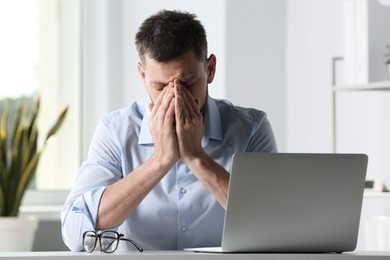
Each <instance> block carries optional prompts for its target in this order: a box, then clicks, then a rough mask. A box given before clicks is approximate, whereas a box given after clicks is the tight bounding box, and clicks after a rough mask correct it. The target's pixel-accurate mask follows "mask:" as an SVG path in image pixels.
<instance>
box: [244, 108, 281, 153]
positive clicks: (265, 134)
mask: <svg viewBox="0 0 390 260" xmlns="http://www.w3.org/2000/svg"><path fill="white" fill-rule="evenodd" d="M246 151H247V152H265V153H277V152H278V148H277V145H276V140H275V135H274V132H273V130H272V127H271V124H270V122H269V121H268V118H267V115H266V114H265V113H264V112H262V113H260V114H259V116H258V117H257V118H256V120H255V122H254V123H253V129H252V135H251V138H250V140H249V143H248V146H247V150H246Z"/></svg>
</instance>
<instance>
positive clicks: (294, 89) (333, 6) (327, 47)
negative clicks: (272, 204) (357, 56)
mask: <svg viewBox="0 0 390 260" xmlns="http://www.w3.org/2000/svg"><path fill="white" fill-rule="evenodd" d="M342 4H343V1H340V0H325V1H312V0H294V1H287V80H286V89H287V91H286V96H287V115H286V119H287V129H286V133H287V151H289V152H332V140H333V139H332V138H333V136H332V107H331V104H332V103H331V86H332V57H337V56H342V54H343V27H342V21H343V20H342V19H343V16H342Z"/></svg>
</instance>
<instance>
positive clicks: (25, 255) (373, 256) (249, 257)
mask: <svg viewBox="0 0 390 260" xmlns="http://www.w3.org/2000/svg"><path fill="white" fill-rule="evenodd" d="M0 258H3V259H4V258H7V259H13V260H18V259H24V260H26V259H54V260H62V259H64V260H65V259H72V260H75V259H87V258H88V259H96V258H98V259H115V260H122V259H123V260H124V259H126V260H129V259H131V260H138V259H140V260H168V259H169V260H182V259H183V260H187V259H188V260H193V259H207V260H208V259H210V260H212V259H228V260H229V259H232V260H233V259H234V260H254V259H256V260H287V259H288V260H298V259H299V260H301V259H302V260H303V259H304V260H309V259H313V260H344V259H345V260H355V259H358V260H360V259H361V260H363V259H367V260H382V259H386V260H390V252H379V251H373V252H348V253H343V254H265V253H264V254H249V253H247V254H242V253H240V254H219V253H218V254H217V253H194V252H184V251H145V252H143V253H139V252H124V253H123V252H115V253H112V254H106V253H102V252H93V253H91V254H90V253H83V252H54V251H52V252H0Z"/></svg>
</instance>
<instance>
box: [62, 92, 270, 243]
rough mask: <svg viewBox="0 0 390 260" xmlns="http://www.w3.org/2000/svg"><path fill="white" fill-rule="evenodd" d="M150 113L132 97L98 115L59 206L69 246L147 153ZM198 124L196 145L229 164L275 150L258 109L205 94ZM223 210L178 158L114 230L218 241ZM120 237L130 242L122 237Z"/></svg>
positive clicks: (151, 237)
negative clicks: (240, 155) (109, 190)
mask: <svg viewBox="0 0 390 260" xmlns="http://www.w3.org/2000/svg"><path fill="white" fill-rule="evenodd" d="M149 115H150V112H149V109H148V105H147V104H146V103H139V102H136V103H134V104H133V105H132V106H130V107H129V108H124V109H121V110H118V111H114V112H112V113H110V114H108V115H107V116H105V117H103V118H102V119H101V120H100V122H99V124H98V127H97V129H96V132H95V134H94V137H93V139H92V142H91V145H90V149H89V153H88V158H87V160H86V161H85V162H84V163H83V164H82V166H81V168H80V170H79V172H78V175H77V178H76V182H75V185H74V187H73V189H72V191H71V192H70V194H69V196H68V198H67V201H66V202H65V205H64V206H63V209H62V213H61V222H62V236H63V239H64V242H65V244H66V245H67V246H68V247H69V248H70V249H71V250H72V251H81V250H83V247H82V234H83V233H84V231H87V230H95V223H96V218H97V212H98V207H99V202H100V198H101V196H102V193H103V191H104V189H105V188H106V187H107V186H109V185H111V184H113V183H114V182H116V181H118V180H120V179H121V178H123V177H124V176H126V175H127V174H131V172H132V171H133V170H134V169H135V168H137V167H138V166H139V165H141V164H143V163H144V162H145V161H146V160H147V159H149V158H150V157H151V156H152V154H153V151H154V146H153V140H152V137H151V134H150V131H149V127H148V120H149ZM204 129H205V133H204V136H203V139H202V147H203V148H204V150H205V151H206V152H207V154H208V155H209V156H211V157H212V158H213V159H214V160H215V161H216V162H218V163H219V164H220V165H222V166H223V167H224V168H225V169H226V170H227V171H229V172H230V168H231V162H232V156H233V154H234V153H236V152H277V148H276V143H275V138H274V134H273V132H272V129H271V125H270V123H269V121H268V120H267V117H266V114H265V113H264V112H262V111H259V110H255V109H249V108H242V107H236V106H233V105H232V104H231V103H229V102H228V101H226V100H215V99H212V98H211V97H208V100H207V106H206V110H205V116H204ZM224 215H225V211H224V209H223V208H222V207H221V206H220V204H219V203H218V202H217V201H216V199H215V198H214V197H213V196H212V195H211V193H210V192H209V191H208V190H207V189H206V188H205V187H204V186H203V184H202V183H201V182H200V181H199V180H198V179H197V178H196V177H195V175H194V174H192V173H191V171H190V170H189V169H188V168H187V167H186V165H184V164H183V163H182V162H181V161H178V162H177V163H176V164H175V165H174V166H173V167H172V169H171V170H170V171H169V172H168V173H167V174H166V176H165V177H164V178H163V179H162V180H161V181H160V183H158V184H157V185H156V187H155V188H154V189H153V190H152V191H151V192H150V193H149V194H148V195H147V196H146V197H145V199H144V200H143V201H142V202H141V203H140V205H139V206H138V207H137V208H136V209H135V211H133V213H132V214H131V215H129V217H128V218H127V219H126V220H125V221H124V222H123V223H122V224H121V225H120V226H119V227H118V228H117V230H118V232H120V233H123V234H124V235H125V237H126V238H130V239H133V240H135V241H136V242H137V243H139V244H140V245H141V246H142V247H143V248H144V249H146V250H176V249H182V248H186V247H202V246H220V245H221V238H222V229H223V221H224ZM119 245H120V247H121V249H123V250H134V248H133V247H132V246H131V244H130V243H127V242H124V241H121V242H120V243H119Z"/></svg>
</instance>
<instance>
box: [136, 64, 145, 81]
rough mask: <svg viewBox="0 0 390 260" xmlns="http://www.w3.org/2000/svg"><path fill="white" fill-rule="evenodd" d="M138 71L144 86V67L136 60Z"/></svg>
mask: <svg viewBox="0 0 390 260" xmlns="http://www.w3.org/2000/svg"><path fill="white" fill-rule="evenodd" d="M137 69H138V73H139V75H140V76H141V80H142V82H143V83H144V86H145V87H146V81H145V69H144V66H143V65H142V63H141V62H138V64H137Z"/></svg>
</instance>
